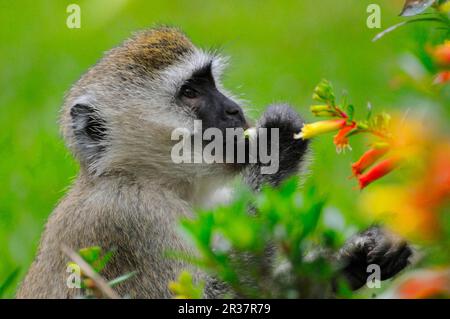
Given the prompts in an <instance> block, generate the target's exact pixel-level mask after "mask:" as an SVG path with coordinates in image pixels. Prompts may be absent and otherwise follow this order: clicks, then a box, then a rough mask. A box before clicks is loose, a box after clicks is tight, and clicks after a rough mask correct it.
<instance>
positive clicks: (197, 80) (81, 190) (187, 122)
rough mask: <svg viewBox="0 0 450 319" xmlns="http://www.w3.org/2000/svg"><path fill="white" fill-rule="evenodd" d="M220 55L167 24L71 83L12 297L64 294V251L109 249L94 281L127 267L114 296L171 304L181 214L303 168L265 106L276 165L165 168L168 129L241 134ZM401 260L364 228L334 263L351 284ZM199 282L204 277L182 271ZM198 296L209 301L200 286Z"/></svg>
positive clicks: (392, 245)
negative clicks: (57, 168)
mask: <svg viewBox="0 0 450 319" xmlns="http://www.w3.org/2000/svg"><path fill="white" fill-rule="evenodd" d="M224 66H225V59H224V58H223V57H221V56H220V55H217V54H213V53H208V52H205V51H203V50H201V49H199V48H197V47H196V46H194V45H193V44H192V43H191V41H190V40H189V39H188V38H187V37H186V36H185V35H184V34H183V33H181V32H180V31H178V30H177V29H175V28H169V27H160V28H155V29H151V30H148V31H144V32H140V33H137V34H136V35H135V36H134V37H132V38H131V39H129V40H127V41H125V42H124V43H123V44H122V45H120V46H118V47H116V48H114V49H112V50H110V51H109V52H107V53H106V54H105V56H104V57H103V58H102V59H101V60H100V61H99V62H98V63H97V64H96V65H95V66H93V67H92V68H91V69H90V70H89V71H88V72H87V73H86V74H84V75H83V76H82V77H81V79H80V80H79V81H78V82H77V83H76V84H75V85H74V86H73V87H72V88H71V90H70V92H69V93H68V94H67V96H66V99H65V103H64V106H63V109H62V113H61V128H62V133H63V136H64V139H65V141H66V143H67V145H68V147H69V148H70V150H71V151H72V153H73V154H74V156H75V157H76V159H77V160H78V161H79V163H80V172H79V174H78V177H77V179H76V181H75V182H74V184H73V185H72V187H71V189H70V190H69V192H68V193H67V195H66V196H65V197H64V198H63V199H62V200H61V202H60V203H59V204H58V206H57V207H56V209H55V210H54V212H53V213H52V214H51V216H50V217H49V220H48V222H47V225H46V227H45V231H44V234H43V236H42V239H41V242H40V246H39V251H38V254H37V257H36V259H35V261H34V262H33V264H32V266H31V268H30V270H29V272H28V274H27V276H26V278H25V279H24V281H23V283H22V285H21V287H20V289H19V291H18V294H17V297H19V298H70V297H75V296H77V295H79V294H80V290H79V289H70V288H68V286H67V284H66V281H67V277H68V273H67V272H66V267H67V262H68V261H69V258H68V257H67V256H66V255H64V254H63V252H62V251H61V245H62V244H64V245H66V246H68V247H70V248H72V249H74V250H78V249H80V248H84V247H90V246H101V247H102V248H103V249H105V250H109V249H113V248H114V249H115V254H114V257H113V259H112V260H111V261H110V262H109V264H108V265H107V266H106V268H105V270H104V271H103V272H102V275H103V276H104V277H105V278H107V279H113V278H115V277H117V276H120V275H122V274H125V273H128V272H132V271H136V272H137V274H136V275H135V276H134V277H132V278H131V279H129V280H127V281H125V282H123V283H121V284H120V285H118V286H117V287H115V289H116V291H117V292H118V293H119V294H120V295H121V296H130V297H133V298H170V297H172V296H171V293H170V292H169V290H168V285H167V284H168V282H169V281H171V280H174V279H176V278H177V276H178V275H179V273H180V272H181V271H182V270H183V269H186V268H188V269H189V266H188V265H186V264H185V263H184V262H182V261H177V260H174V259H170V258H167V257H165V255H164V254H165V252H166V251H181V252H184V253H187V254H194V253H195V252H194V248H193V247H191V245H190V244H189V243H188V242H187V241H186V240H185V239H184V238H182V237H181V236H180V234H179V233H178V232H177V230H176V229H177V223H178V221H179V219H180V218H181V217H192V216H193V215H194V212H193V208H194V207H200V206H201V205H202V204H204V203H205V202H207V201H209V199H210V198H211V197H212V196H213V194H214V193H215V192H216V191H217V190H219V189H220V188H221V187H223V185H224V184H226V183H227V182H228V181H230V180H231V179H232V178H233V177H234V176H236V175H239V174H241V175H242V176H243V179H244V181H245V182H247V183H248V185H249V186H250V187H251V188H252V189H253V190H254V191H258V190H259V189H260V187H261V185H263V184H264V183H268V184H271V185H273V186H277V185H278V184H279V183H280V182H281V181H283V180H284V179H285V178H286V177H289V176H291V175H293V174H296V173H297V172H298V170H299V169H300V168H301V167H302V165H304V162H305V154H307V149H308V143H307V142H306V141H303V140H295V139H293V138H292V136H293V134H294V133H297V132H299V131H300V129H301V127H302V125H303V122H302V120H301V118H300V117H299V116H298V115H297V113H296V112H295V111H293V110H292V109H291V108H290V107H289V106H287V105H274V106H272V107H269V108H268V109H267V111H266V112H265V113H264V115H263V116H262V118H261V119H260V120H259V121H258V126H259V127H266V128H279V136H280V140H279V150H280V154H279V170H278V172H277V173H276V174H269V175H262V174H261V173H260V169H259V166H260V165H259V164H258V163H256V164H248V165H246V164H242V165H236V164H229V163H214V164H175V163H174V162H173V161H172V160H171V157H170V155H171V149H172V147H173V145H174V143H175V142H174V141H172V140H171V133H172V131H173V130H174V129H175V128H185V129H187V130H191V131H192V130H193V122H194V120H202V123H203V129H206V128H208V127H217V128H219V129H221V130H224V129H225V128H239V127H242V128H247V127H248V123H247V120H246V118H245V115H244V111H243V110H242V109H241V106H240V105H239V103H238V101H237V99H235V98H234V97H233V96H232V95H231V94H230V93H228V92H227V91H226V90H225V89H224V88H223V87H222V85H221V82H220V75H221V73H222V71H223V69H224ZM410 254H411V252H410V249H409V248H408V246H407V245H406V244H405V243H404V242H403V241H402V240H400V239H398V238H396V237H393V236H390V235H388V234H387V233H386V232H385V231H383V230H382V229H379V228H373V229H371V230H369V231H367V232H363V233H361V234H359V235H356V236H355V237H354V238H352V239H351V240H350V241H349V242H348V243H347V244H346V245H345V247H344V248H343V249H342V251H341V253H340V256H343V258H345V260H346V265H347V267H346V268H345V269H344V273H345V275H346V277H347V278H348V279H349V282H350V284H351V286H352V287H353V288H355V289H356V288H359V287H360V286H362V285H363V284H364V283H365V278H366V277H367V273H366V265H367V264H368V262H373V263H379V264H382V265H384V266H383V267H382V277H383V279H384V278H388V277H390V276H392V275H394V274H396V273H397V272H398V271H400V270H401V269H402V268H403V267H405V266H406V264H407V263H408V257H409V255H410ZM191 270H192V272H193V273H194V275H195V276H196V277H197V278H199V277H202V276H204V275H203V274H202V273H200V272H199V271H197V270H195V269H191ZM206 291H207V293H206V296H205V297H209V298H212V297H220V296H221V292H220V289H209V288H208V287H207V289H206Z"/></svg>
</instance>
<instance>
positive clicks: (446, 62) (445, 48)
mask: <svg viewBox="0 0 450 319" xmlns="http://www.w3.org/2000/svg"><path fill="white" fill-rule="evenodd" d="M431 55H432V56H433V58H434V60H435V61H436V63H437V64H439V65H442V66H450V40H447V41H445V42H444V43H443V44H441V45H438V46H436V47H435V48H434V49H431Z"/></svg>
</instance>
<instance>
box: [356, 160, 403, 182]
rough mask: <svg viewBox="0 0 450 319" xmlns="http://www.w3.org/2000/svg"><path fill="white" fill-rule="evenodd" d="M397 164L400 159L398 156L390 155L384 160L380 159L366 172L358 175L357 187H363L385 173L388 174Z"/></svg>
mask: <svg viewBox="0 0 450 319" xmlns="http://www.w3.org/2000/svg"><path fill="white" fill-rule="evenodd" d="M399 164H400V159H399V158H398V157H391V158H388V159H385V160H384V161H381V162H380V163H378V164H377V165H375V166H374V167H373V168H371V169H370V170H369V171H368V172H367V173H365V174H362V175H359V176H358V181H359V188H360V189H363V188H364V187H366V186H367V185H369V184H370V183H372V182H374V181H376V180H377V179H380V178H381V177H383V176H385V175H386V174H389V173H390V172H391V171H392V170H393V169H395V168H396V167H398V165H399Z"/></svg>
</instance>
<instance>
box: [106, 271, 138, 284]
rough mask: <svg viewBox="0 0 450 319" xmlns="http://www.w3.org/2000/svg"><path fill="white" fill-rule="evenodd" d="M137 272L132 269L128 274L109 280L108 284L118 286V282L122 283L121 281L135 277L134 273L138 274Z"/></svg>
mask: <svg viewBox="0 0 450 319" xmlns="http://www.w3.org/2000/svg"><path fill="white" fill-rule="evenodd" d="M136 274H137V272H136V271H132V272H130V273H128V274H125V275H122V276H120V277H117V278H115V279H113V280H111V281H109V283H108V284H109V285H110V286H111V287H114V286H116V285H118V284H120V283H122V282H124V281H126V280H128V279H130V278H132V277H133V276H134V275H136Z"/></svg>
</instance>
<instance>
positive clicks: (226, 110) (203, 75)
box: [176, 63, 248, 132]
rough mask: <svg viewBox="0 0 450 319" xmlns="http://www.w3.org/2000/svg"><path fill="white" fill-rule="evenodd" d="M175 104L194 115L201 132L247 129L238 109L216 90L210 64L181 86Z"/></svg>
mask: <svg viewBox="0 0 450 319" xmlns="http://www.w3.org/2000/svg"><path fill="white" fill-rule="evenodd" d="M176 101H177V104H178V105H180V107H183V108H186V107H187V108H189V109H191V110H192V111H193V112H194V114H195V116H196V117H197V119H198V120H201V121H202V128H203V130H206V129H208V128H218V129H220V130H222V131H223V132H224V131H225V129H226V128H244V129H246V128H247V127H248V124H247V121H246V120H245V117H244V113H243V111H242V109H241V107H240V106H239V105H238V104H237V103H236V102H234V101H233V100H231V99H230V98H228V97H226V96H225V95H224V94H223V93H221V92H220V91H219V90H218V89H217V87H216V83H215V80H214V77H213V75H212V72H211V64H210V63H209V64H207V65H206V66H204V67H203V68H201V69H199V70H197V71H195V72H194V74H193V75H192V77H191V78H190V79H188V80H186V81H185V82H184V83H183V84H182V86H181V88H180V89H179V91H178V92H177V94H176Z"/></svg>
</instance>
